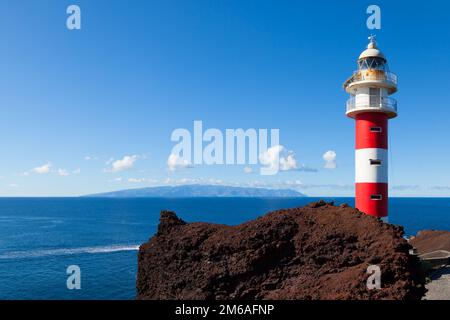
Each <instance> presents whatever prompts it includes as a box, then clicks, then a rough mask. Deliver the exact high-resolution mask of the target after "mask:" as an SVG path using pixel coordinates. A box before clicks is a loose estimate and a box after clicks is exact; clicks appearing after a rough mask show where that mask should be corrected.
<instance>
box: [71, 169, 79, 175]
mask: <svg viewBox="0 0 450 320" xmlns="http://www.w3.org/2000/svg"><path fill="white" fill-rule="evenodd" d="M72 173H73V174H80V173H81V169H80V168H78V169H75V170H73V171H72Z"/></svg>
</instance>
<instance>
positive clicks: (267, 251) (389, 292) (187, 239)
mask: <svg viewBox="0 0 450 320" xmlns="http://www.w3.org/2000/svg"><path fill="white" fill-rule="evenodd" d="M402 236H403V230H402V228H401V227H395V226H393V225H389V224H385V223H383V222H381V221H379V220H378V219H376V218H373V217H370V216H366V215H364V214H362V213H361V212H359V211H358V210H356V209H353V208H350V207H348V206H346V205H342V206H339V207H338V206H334V205H333V204H332V203H325V202H323V201H320V202H317V203H312V204H310V205H308V206H305V207H302V208H294V209H285V210H279V211H275V212H271V213H268V214H266V215H265V216H262V217H260V218H258V219H256V220H253V221H249V222H247V223H244V224H241V225H238V226H226V225H217V224H209V223H200V222H197V223H186V222H184V221H183V220H181V219H180V218H178V217H177V216H176V214H175V213H173V212H168V211H163V212H161V219H160V224H159V227H158V232H157V233H156V234H155V235H154V236H153V237H152V238H151V239H150V240H149V241H148V242H147V243H145V244H143V245H141V247H140V249H139V255H138V275H137V298H138V299H420V298H421V297H422V296H423V294H424V292H425V289H424V286H423V284H424V278H423V275H422V273H421V271H420V270H419V268H418V264H417V260H416V259H417V258H415V257H413V256H410V255H409V254H408V251H409V249H410V248H411V246H410V245H409V244H408V243H407V242H406V240H404V239H403V237H402ZM369 265H377V266H379V267H380V269H381V284H382V288H381V289H373V290H368V289H367V285H366V280H367V278H368V277H369V274H367V267H368V266H369Z"/></svg>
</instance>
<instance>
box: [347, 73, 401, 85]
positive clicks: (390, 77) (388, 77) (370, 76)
mask: <svg viewBox="0 0 450 320" xmlns="http://www.w3.org/2000/svg"><path fill="white" fill-rule="evenodd" d="M358 81H382V82H386V83H389V84H391V85H394V86H397V82H398V80H397V75H396V74H395V73H392V72H388V71H381V70H372V69H367V70H358V71H354V72H353V75H352V76H351V77H350V78H349V79H348V80H347V81H346V82H345V83H344V87H346V86H348V85H349V84H351V83H353V82H358Z"/></svg>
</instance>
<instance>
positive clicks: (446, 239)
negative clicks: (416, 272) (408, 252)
mask: <svg viewBox="0 0 450 320" xmlns="http://www.w3.org/2000/svg"><path fill="white" fill-rule="evenodd" d="M409 243H410V244H411V245H412V246H413V247H414V248H416V249H417V251H418V252H419V253H420V254H426V253H430V252H433V251H437V250H445V251H448V252H450V232H449V231H439V230H421V231H419V232H418V233H417V235H416V236H415V237H413V238H411V239H410V241H409Z"/></svg>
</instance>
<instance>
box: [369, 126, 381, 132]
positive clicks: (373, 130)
mask: <svg viewBox="0 0 450 320" xmlns="http://www.w3.org/2000/svg"><path fill="white" fill-rule="evenodd" d="M382 131H383V129H382V128H381V127H370V132H377V133H379V132H382Z"/></svg>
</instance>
